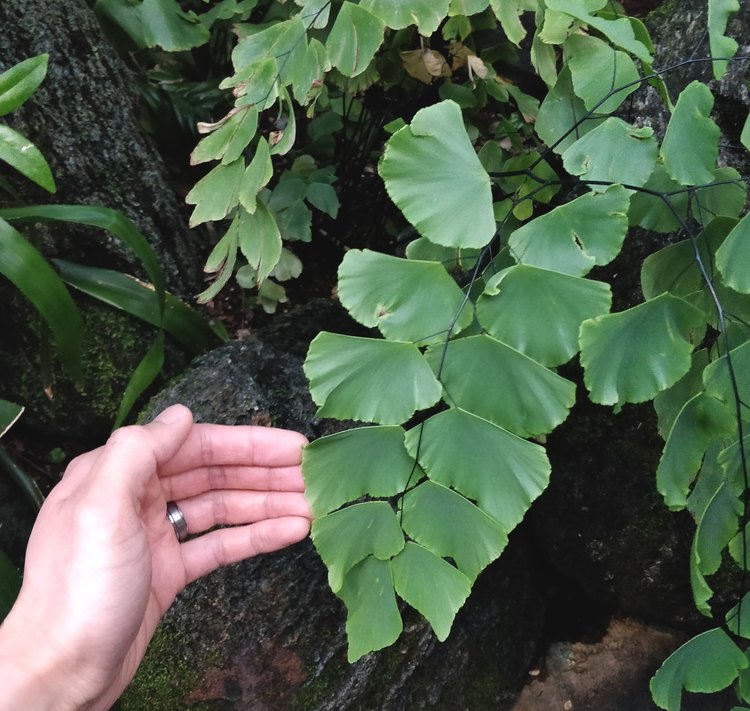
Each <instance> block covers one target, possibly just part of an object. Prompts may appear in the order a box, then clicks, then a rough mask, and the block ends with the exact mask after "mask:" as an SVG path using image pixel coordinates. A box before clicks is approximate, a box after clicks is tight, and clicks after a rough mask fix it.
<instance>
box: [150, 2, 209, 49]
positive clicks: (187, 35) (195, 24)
mask: <svg viewBox="0 0 750 711" xmlns="http://www.w3.org/2000/svg"><path fill="white" fill-rule="evenodd" d="M141 17H142V20H143V34H144V39H145V42H146V46H147V47H161V48H162V49H166V50H167V51H168V52H179V51H180V50H184V49H192V48H193V47H200V46H201V45H202V44H205V43H206V42H208V40H209V38H210V34H209V32H208V29H207V28H206V27H205V26H204V25H203V24H202V23H201V21H200V20H199V19H198V16H197V15H196V14H195V13H193V12H183V11H182V9H181V8H180V6H179V4H178V3H177V2H176V1H175V0H143V3H142V4H141Z"/></svg>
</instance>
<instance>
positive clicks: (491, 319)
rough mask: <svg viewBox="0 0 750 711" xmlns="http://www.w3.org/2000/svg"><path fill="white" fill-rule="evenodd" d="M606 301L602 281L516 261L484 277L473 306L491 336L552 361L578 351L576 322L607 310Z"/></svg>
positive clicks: (607, 291)
mask: <svg viewBox="0 0 750 711" xmlns="http://www.w3.org/2000/svg"><path fill="white" fill-rule="evenodd" d="M611 304H612V292H611V291H610V288H609V286H608V285H607V284H604V283H602V282H598V281H591V280H589V279H581V278H579V277H575V276H568V275H567V274H562V273H560V272H556V271H554V272H553V271H548V270H546V269H539V268H537V267H532V266H528V265H525V264H519V265H517V266H515V267H510V269H505V270H503V271H502V272H500V273H499V274H496V275H495V276H493V277H491V278H490V280H489V281H488V282H487V286H486V287H485V289H484V293H483V294H482V295H481V296H480V297H479V299H478V300H477V306H476V310H477V320H478V321H479V323H480V324H481V325H482V326H483V327H484V328H485V329H487V332H488V333H489V334H490V335H491V336H494V337H495V338H497V339H498V340H499V341H502V342H503V343H506V344H508V345H509V346H512V347H513V348H515V349H516V350H519V351H521V352H522V353H525V354H526V355H527V356H529V358H533V359H534V360H536V361H538V362H539V363H541V364H542V365H546V366H556V365H562V364H563V363H567V362H568V361H569V360H570V359H571V358H572V357H573V356H574V355H575V354H576V353H577V352H578V329H579V328H580V326H581V323H582V322H583V321H585V320H586V319H590V318H594V317H595V316H600V315H601V314H605V313H608V312H609V308H610V306H611ZM541 324H545V326H544V327H540V326H541Z"/></svg>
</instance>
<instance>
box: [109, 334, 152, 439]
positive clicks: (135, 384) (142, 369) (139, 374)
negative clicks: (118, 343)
mask: <svg viewBox="0 0 750 711" xmlns="http://www.w3.org/2000/svg"><path fill="white" fill-rule="evenodd" d="M163 365H164V331H159V333H158V334H157V335H156V338H155V339H154V342H153V343H152V344H151V345H150V346H149V348H148V350H147V351H146V354H145V355H144V356H143V358H142V359H141V361H140V363H138V365H137V366H136V367H135V370H134V371H133V372H132V373H131V375H130V378H129V380H128V384H127V385H126V386H125V392H124V393H123V395H122V399H121V400H120V406H119V408H118V409H117V417H116V418H115V423H114V425H113V427H114V429H117V428H118V427H120V425H122V424H123V422H125V418H126V417H127V416H128V414H129V413H130V411H131V410H132V409H133V405H135V403H136V401H137V400H138V398H139V397H140V396H141V395H142V394H143V392H144V391H145V390H146V388H148V387H149V385H151V383H153V382H154V380H155V379H156V376H157V375H159V373H160V372H161V369H162V366H163Z"/></svg>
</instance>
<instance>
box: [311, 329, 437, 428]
mask: <svg viewBox="0 0 750 711" xmlns="http://www.w3.org/2000/svg"><path fill="white" fill-rule="evenodd" d="M304 370H305V374H306V375H307V378H308V380H309V381H310V392H311V394H312V397H313V400H314V401H315V402H316V404H318V405H319V406H320V407H319V408H318V415H319V416H320V417H336V418H338V419H340V420H360V421H363V422H378V423H379V424H383V425H396V424H400V423H401V422H405V421H406V420H408V419H409V418H410V417H411V416H412V415H413V414H414V412H415V411H416V410H422V409H424V408H426V407H431V406H432V405H434V404H435V403H436V402H437V401H438V400H439V399H440V394H441V388H440V383H439V382H438V381H437V379H436V378H435V376H434V375H433V373H432V371H431V370H430V367H429V366H428V365H427V362H426V361H425V359H424V358H423V357H422V354H421V353H420V352H419V349H418V348H417V347H416V346H415V345H413V344H411V343H396V342H392V341H379V340H375V339H372V338H357V337H354V336H341V335H338V334H335V333H327V332H325V331H324V332H322V333H320V334H318V335H317V336H316V337H315V339H314V340H313V342H312V343H311V344H310V350H309V351H308V354H307V359H306V360H305V365H304Z"/></svg>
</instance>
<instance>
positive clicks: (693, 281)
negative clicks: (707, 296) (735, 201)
mask: <svg viewBox="0 0 750 711" xmlns="http://www.w3.org/2000/svg"><path fill="white" fill-rule="evenodd" d="M735 224H736V220H731V219H729V218H726V217H718V218H716V219H715V220H713V221H712V222H711V224H709V225H708V227H706V229H705V230H703V231H702V232H701V233H700V234H699V235H698V237H697V238H695V242H693V240H691V239H685V240H682V241H681V242H676V243H675V244H670V245H668V246H667V247H664V248H663V249H660V250H659V251H658V252H654V253H653V254H650V255H649V256H648V257H646V259H645V260H644V261H643V265H642V266H641V289H642V290H643V295H644V296H645V297H646V298H647V299H651V298H653V297H654V296H658V295H659V294H662V293H664V292H665V291H668V292H670V293H671V294H673V295H675V296H681V297H683V298H685V297H688V296H690V295H691V294H694V293H695V292H697V291H699V290H700V289H702V288H703V287H704V286H705V283H704V282H705V280H704V278H703V274H702V273H701V270H700V269H699V267H698V257H697V256H696V249H697V253H698V256H699V257H700V259H701V261H702V262H703V263H704V264H711V262H713V255H714V253H715V252H716V249H717V248H718V247H719V245H721V243H722V242H723V240H724V238H725V237H726V235H727V234H728V233H729V232H730V231H731V229H732V227H733V226H734V225H735Z"/></svg>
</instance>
